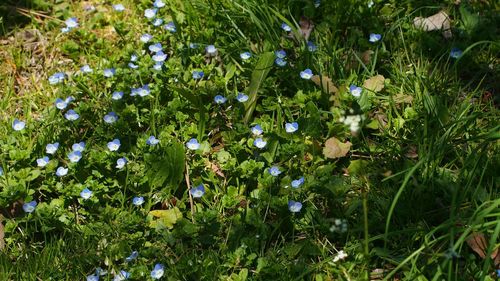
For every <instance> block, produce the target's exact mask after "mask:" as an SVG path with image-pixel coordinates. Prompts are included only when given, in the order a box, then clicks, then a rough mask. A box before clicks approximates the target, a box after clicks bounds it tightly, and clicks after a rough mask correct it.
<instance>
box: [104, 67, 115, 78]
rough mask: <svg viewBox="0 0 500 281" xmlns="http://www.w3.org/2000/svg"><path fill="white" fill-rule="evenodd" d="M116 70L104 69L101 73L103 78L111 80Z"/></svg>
mask: <svg viewBox="0 0 500 281" xmlns="http://www.w3.org/2000/svg"><path fill="white" fill-rule="evenodd" d="M115 73H116V70H115V69H114V68H106V69H104V71H103V74H104V77H106V78H111V77H113V76H114V75H115Z"/></svg>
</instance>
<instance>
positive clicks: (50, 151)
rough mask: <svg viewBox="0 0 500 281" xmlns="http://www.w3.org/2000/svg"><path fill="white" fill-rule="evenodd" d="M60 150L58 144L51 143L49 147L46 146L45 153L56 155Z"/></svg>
mask: <svg viewBox="0 0 500 281" xmlns="http://www.w3.org/2000/svg"><path fill="white" fill-rule="evenodd" d="M58 148H59V143H58V142H55V143H49V144H47V146H45V152H47V154H54V153H56V151H57V149H58Z"/></svg>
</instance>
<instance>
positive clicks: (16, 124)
mask: <svg viewBox="0 0 500 281" xmlns="http://www.w3.org/2000/svg"><path fill="white" fill-rule="evenodd" d="M24 127H26V123H24V122H23V121H20V120H19V119H17V118H16V119H14V122H12V129H14V131H21V130H23V129H24Z"/></svg>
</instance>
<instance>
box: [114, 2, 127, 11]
mask: <svg viewBox="0 0 500 281" xmlns="http://www.w3.org/2000/svg"><path fill="white" fill-rule="evenodd" d="M113 10H115V11H117V12H123V11H125V6H123V4H116V5H113Z"/></svg>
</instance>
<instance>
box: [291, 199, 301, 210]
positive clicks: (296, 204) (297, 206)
mask: <svg viewBox="0 0 500 281" xmlns="http://www.w3.org/2000/svg"><path fill="white" fill-rule="evenodd" d="M300 209H302V203H300V202H296V201H293V200H288V210H290V212H292V213H298V212H300Z"/></svg>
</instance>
